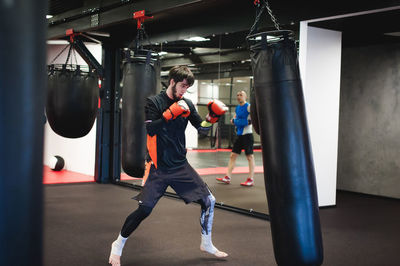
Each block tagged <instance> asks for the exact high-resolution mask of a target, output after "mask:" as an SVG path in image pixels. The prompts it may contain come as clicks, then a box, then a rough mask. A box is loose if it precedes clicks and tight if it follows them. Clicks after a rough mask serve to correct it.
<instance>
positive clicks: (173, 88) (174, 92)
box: [172, 84, 181, 102]
mask: <svg viewBox="0 0 400 266" xmlns="http://www.w3.org/2000/svg"><path fill="white" fill-rule="evenodd" d="M172 97H173V98H174V99H173V100H174V101H175V102H177V101H179V100H180V99H181V97H178V96H176V84H175V85H174V86H172Z"/></svg>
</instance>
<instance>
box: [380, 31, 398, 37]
mask: <svg viewBox="0 0 400 266" xmlns="http://www.w3.org/2000/svg"><path fill="white" fill-rule="evenodd" d="M384 35H388V36H395V37H400V31H396V32H386V33H384Z"/></svg>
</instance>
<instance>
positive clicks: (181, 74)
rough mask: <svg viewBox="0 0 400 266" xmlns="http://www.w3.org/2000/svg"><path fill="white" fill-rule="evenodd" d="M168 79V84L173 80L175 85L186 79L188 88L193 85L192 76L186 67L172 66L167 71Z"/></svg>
mask: <svg viewBox="0 0 400 266" xmlns="http://www.w3.org/2000/svg"><path fill="white" fill-rule="evenodd" d="M168 77H169V80H168V83H170V82H171V79H173V80H174V81H175V82H176V83H178V82H182V81H183V80H184V79H186V80H187V82H188V85H189V87H190V86H192V85H193V83H194V75H193V73H192V71H190V69H189V68H188V67H187V66H174V67H173V68H171V70H170V71H169V75H168Z"/></svg>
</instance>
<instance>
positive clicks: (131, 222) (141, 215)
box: [121, 194, 215, 238]
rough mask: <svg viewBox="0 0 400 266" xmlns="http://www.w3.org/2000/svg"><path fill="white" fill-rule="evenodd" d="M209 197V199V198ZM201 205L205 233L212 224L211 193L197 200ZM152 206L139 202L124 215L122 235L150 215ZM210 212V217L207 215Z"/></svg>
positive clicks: (212, 201) (130, 231)
mask: <svg viewBox="0 0 400 266" xmlns="http://www.w3.org/2000/svg"><path fill="white" fill-rule="evenodd" d="M210 197H211V200H210ZM212 199H214V200H212ZM197 202H198V203H199V204H200V206H201V217H200V224H201V227H202V232H203V231H205V232H206V234H208V233H209V232H211V224H212V214H213V210H214V202H215V198H214V196H212V194H210V195H208V196H207V197H206V198H204V199H200V200H198V201H197ZM152 210H153V208H151V207H147V206H144V205H141V204H139V207H138V208H137V209H136V210H135V211H134V212H132V213H131V214H130V215H129V216H128V217H126V220H125V223H124V225H123V226H122V229H121V236H122V237H125V238H127V237H129V236H130V235H131V234H132V232H133V231H135V229H136V228H137V227H138V226H139V224H140V223H141V222H142V221H143V220H144V219H146V217H147V216H149V215H150V213H151V211H152ZM210 213H211V217H209V216H210V215H209V214H210Z"/></svg>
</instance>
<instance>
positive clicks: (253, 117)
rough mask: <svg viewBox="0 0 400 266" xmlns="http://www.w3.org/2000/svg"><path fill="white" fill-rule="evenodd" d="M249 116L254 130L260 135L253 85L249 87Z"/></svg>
mask: <svg viewBox="0 0 400 266" xmlns="http://www.w3.org/2000/svg"><path fill="white" fill-rule="evenodd" d="M250 117H251V124H252V125H253V128H254V131H255V132H256V133H257V134H258V135H260V125H259V122H258V114H257V103H256V95H255V92H254V86H252V87H251V88H250Z"/></svg>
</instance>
